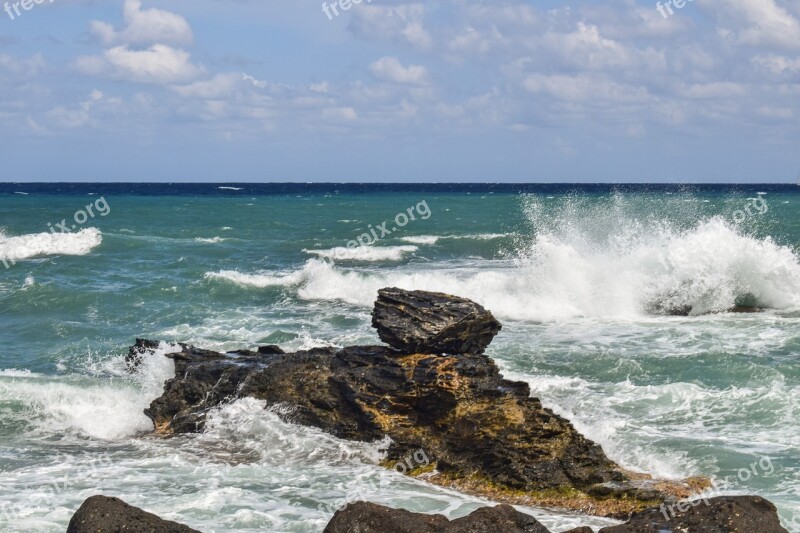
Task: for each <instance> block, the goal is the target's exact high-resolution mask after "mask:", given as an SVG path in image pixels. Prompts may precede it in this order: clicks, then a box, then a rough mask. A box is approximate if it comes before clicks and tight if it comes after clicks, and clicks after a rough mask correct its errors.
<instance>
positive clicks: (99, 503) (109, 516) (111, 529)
mask: <svg viewBox="0 0 800 533" xmlns="http://www.w3.org/2000/svg"><path fill="white" fill-rule="evenodd" d="M124 531H128V532H131V533H144V532H147V533H200V532H199V531H197V530H196V529H192V528H190V527H189V526H184V525H183V524H179V523H177V522H170V521H169V520H164V519H162V518H159V517H158V516H156V515H154V514H152V513H148V512H147V511H143V510H142V509H139V508H138V507H133V506H132V505H128V504H127V503H125V502H124V501H122V500H120V499H118V498H109V497H107V496H92V497H91V498H89V499H87V500H86V501H85V502H83V505H81V506H80V508H79V509H78V510H77V511H76V512H75V514H74V515H72V519H71V520H70V521H69V526H68V527H67V533H117V532H124Z"/></svg>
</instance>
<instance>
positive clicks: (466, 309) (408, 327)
mask: <svg viewBox="0 0 800 533" xmlns="http://www.w3.org/2000/svg"><path fill="white" fill-rule="evenodd" d="M372 325H373V327H375V328H376V329H377V330H378V335H379V336H380V338H381V340H382V341H383V342H385V343H386V344H388V345H389V346H392V347H393V348H397V349H398V350H401V351H403V352H406V353H426V354H482V353H483V351H484V350H485V349H486V347H487V346H489V343H490V342H492V339H494V336H495V335H497V333H498V332H499V331H500V328H501V327H502V326H501V325H500V322H498V321H497V320H495V318H494V317H493V316H492V313H490V312H489V311H487V310H486V309H484V308H483V307H481V306H480V305H478V304H476V303H475V302H472V301H470V300H466V299H464V298H456V297H454V296H448V295H447V294H441V293H437V292H425V291H404V290H402V289H382V290H380V291H378V301H377V302H375V309H374V310H373V312H372Z"/></svg>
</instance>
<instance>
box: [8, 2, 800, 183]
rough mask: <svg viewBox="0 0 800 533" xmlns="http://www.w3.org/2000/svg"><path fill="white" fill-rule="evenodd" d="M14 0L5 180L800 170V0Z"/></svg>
mask: <svg viewBox="0 0 800 533" xmlns="http://www.w3.org/2000/svg"><path fill="white" fill-rule="evenodd" d="M3 1H5V0H0V4H2V2H3ZM13 3H14V2H11V3H10V4H9V8H10V11H11V14H9V13H7V12H0V181H257V182H262V181H530V182H537V181H558V182H587V181H606V182H630V181H634V182H646V181H659V182H663V181H669V182H789V181H793V180H794V179H795V175H796V174H797V172H798V170H800V150H799V149H798V148H799V147H800V126H799V125H798V116H800V0H694V1H693V2H689V1H687V2H686V3H685V5H684V7H682V8H677V7H671V9H672V11H673V14H671V15H670V14H669V10H668V9H663V11H664V13H665V14H666V17H665V16H663V15H662V14H661V13H660V12H659V10H658V9H657V6H656V2H649V1H639V2H637V1H634V0H612V1H610V2H603V3H602V4H601V3H598V2H590V1H575V2H547V1H544V2H536V3H533V2H523V1H500V2H480V1H471V2H468V1H464V0H442V1H439V2H427V3H421V2H405V1H397V0H372V1H371V2H368V0H364V1H363V2H362V3H360V4H358V5H353V6H352V7H351V9H349V10H347V11H342V10H341V9H337V11H339V15H338V16H331V17H329V16H328V15H326V14H325V12H324V11H323V9H322V5H321V2H318V1H316V0H314V1H306V0H261V1H257V0H192V1H188V0H184V1H147V0H142V1H139V0H122V1H117V0H111V1H109V0H104V1H102V2H100V1H93V0H53V1H52V3H51V2H50V0H44V3H41V4H32V5H31V4H29V6H32V7H31V9H30V10H28V11H25V10H23V9H22V7H20V8H19V9H20V15H17V14H16V12H15V10H14V7H13V5H12V4H13ZM329 3H332V2H329ZM664 3H665V2H661V4H662V5H663V4H664ZM329 12H330V10H329ZM12 16H13V20H12Z"/></svg>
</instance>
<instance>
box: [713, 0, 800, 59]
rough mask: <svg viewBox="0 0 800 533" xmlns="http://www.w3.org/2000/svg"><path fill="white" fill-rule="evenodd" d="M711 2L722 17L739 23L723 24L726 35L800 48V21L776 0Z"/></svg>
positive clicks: (748, 41) (745, 41) (754, 42)
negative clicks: (729, 26)
mask: <svg viewBox="0 0 800 533" xmlns="http://www.w3.org/2000/svg"><path fill="white" fill-rule="evenodd" d="M710 6H713V8H714V9H716V14H717V16H718V17H719V18H720V19H722V20H728V21H730V22H731V23H733V24H735V25H736V26H737V27H734V28H723V32H722V35H723V36H724V35H731V36H735V38H736V39H737V40H738V41H739V42H740V43H743V44H747V45H752V46H764V45H766V46H778V47H781V48H788V49H798V48H800V22H798V20H797V19H796V18H795V17H794V16H793V15H792V14H791V13H790V12H789V11H788V10H787V9H786V8H784V7H782V6H780V5H778V4H777V3H776V2H775V0H718V1H717V2H715V3H713V4H709V7H710Z"/></svg>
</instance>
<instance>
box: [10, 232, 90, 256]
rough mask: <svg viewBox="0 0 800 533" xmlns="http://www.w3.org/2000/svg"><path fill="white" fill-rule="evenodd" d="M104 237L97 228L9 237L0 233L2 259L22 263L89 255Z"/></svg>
mask: <svg viewBox="0 0 800 533" xmlns="http://www.w3.org/2000/svg"><path fill="white" fill-rule="evenodd" d="M102 241H103V236H102V234H101V233H100V230H98V229H97V228H86V229H82V230H80V231H78V232H77V233H48V232H43V233H31V234H27V235H19V236H16V237H8V236H6V235H5V234H4V233H0V259H6V260H12V261H21V260H23V259H30V258H33V257H45V256H51V255H87V254H89V253H90V252H91V251H92V250H93V249H94V248H96V247H98V246H100V244H101V243H102Z"/></svg>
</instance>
